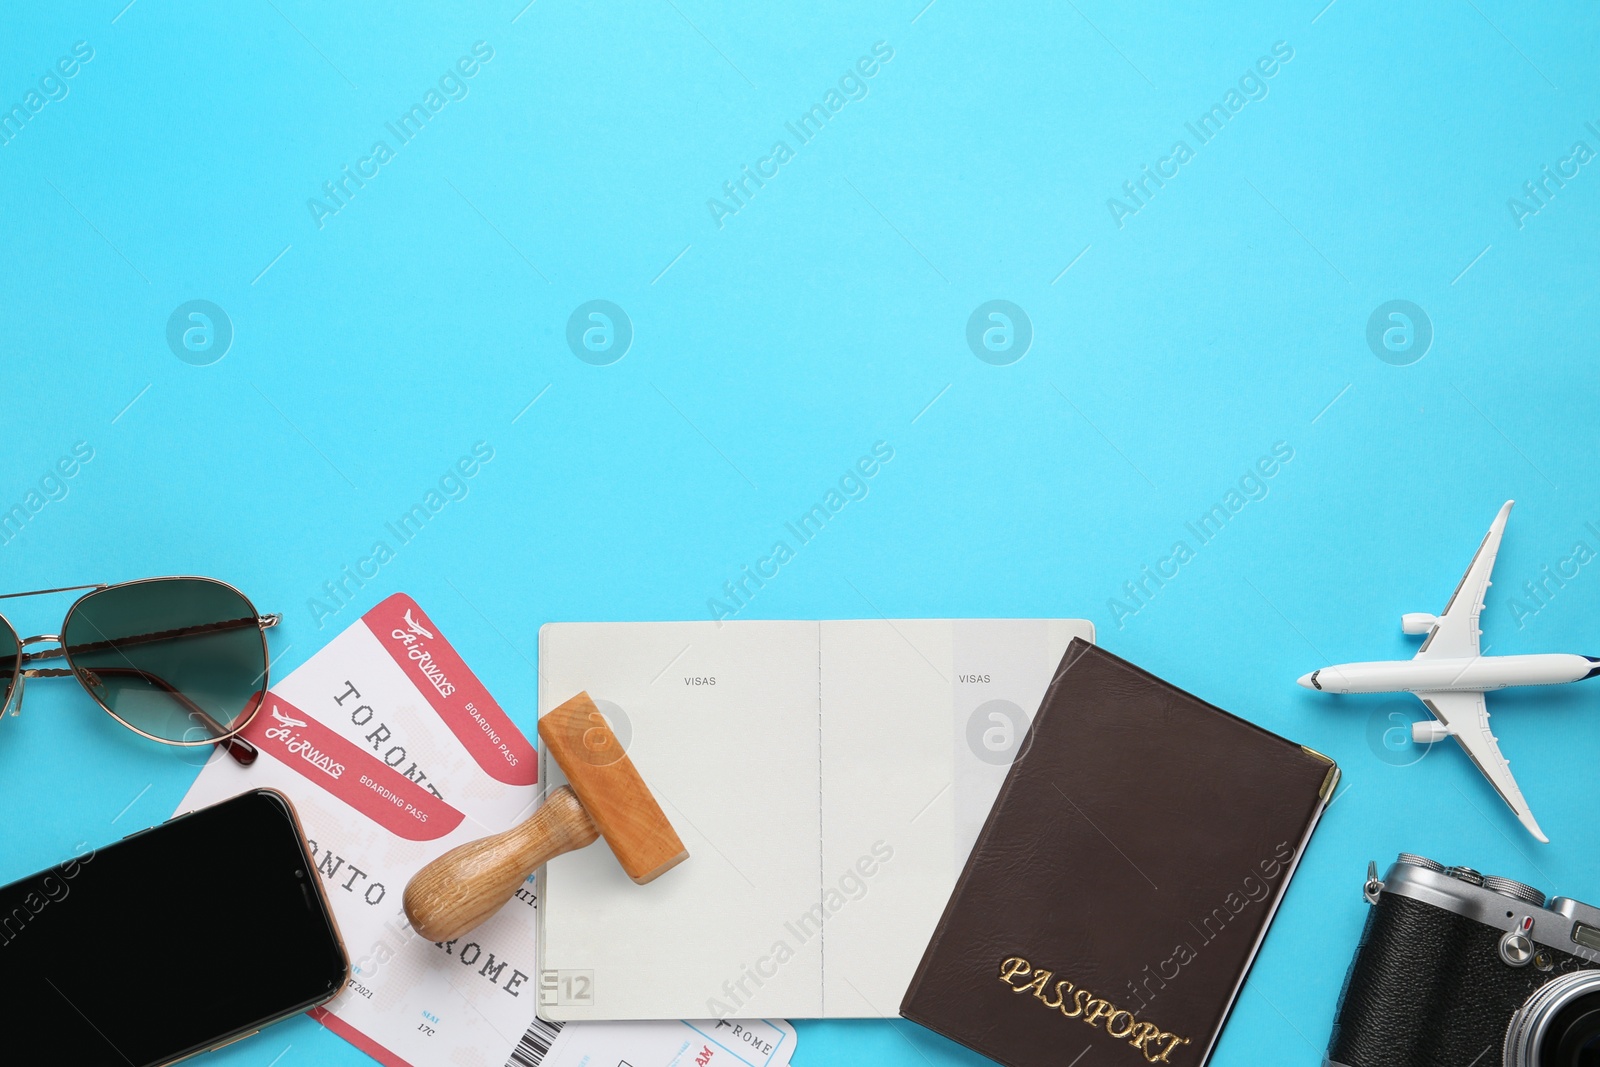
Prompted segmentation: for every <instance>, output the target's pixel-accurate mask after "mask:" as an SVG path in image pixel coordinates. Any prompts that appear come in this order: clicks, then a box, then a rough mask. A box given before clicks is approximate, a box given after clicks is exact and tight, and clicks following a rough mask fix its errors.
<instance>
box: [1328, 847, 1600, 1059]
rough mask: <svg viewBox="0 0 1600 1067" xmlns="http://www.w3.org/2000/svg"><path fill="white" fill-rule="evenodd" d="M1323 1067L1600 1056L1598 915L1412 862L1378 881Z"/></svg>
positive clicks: (1506, 882)
mask: <svg viewBox="0 0 1600 1067" xmlns="http://www.w3.org/2000/svg"><path fill="white" fill-rule="evenodd" d="M1367 872H1368V873H1367V882H1366V885H1365V888H1364V892H1365V896H1366V898H1367V902H1368V903H1369V904H1371V905H1372V909H1371V911H1370V912H1369V913H1368V915H1367V923H1366V927H1365V929H1364V930H1363V931H1362V934H1361V943H1360V945H1359V946H1358V947H1357V949H1356V954H1355V958H1354V959H1353V960H1352V961H1351V963H1350V971H1349V974H1348V975H1347V976H1346V977H1345V983H1344V989H1343V991H1342V992H1341V993H1340V994H1339V1007H1338V1010H1337V1012H1336V1013H1335V1017H1334V1026H1333V1034H1332V1037H1331V1038H1330V1040H1329V1044H1328V1053H1327V1057H1326V1058H1325V1060H1324V1061H1323V1062H1324V1064H1325V1067H1447V1065H1448V1067H1465V1065H1466V1064H1473V1065H1474V1067H1573V1065H1577V1064H1580V1063H1590V1062H1594V1061H1593V1060H1591V1059H1589V1058H1588V1057H1589V1056H1591V1055H1593V1056H1600V909H1597V908H1593V907H1590V906H1589V905H1587V904H1583V903H1580V902H1578V901H1576V900H1571V899H1569V898H1566V897H1557V898H1556V899H1555V900H1552V901H1550V902H1549V904H1548V906H1546V902H1545V897H1544V894H1543V893H1541V892H1540V891H1539V890H1537V889H1534V888H1533V887H1532V886H1528V885H1524V884H1522V883H1521V882H1514V881H1512V880H1510V879H1507V878H1495V877H1485V876H1483V875H1481V874H1479V873H1478V872H1476V871H1474V870H1471V869H1470V868H1466V867H1450V868H1446V867H1444V866H1442V865H1440V864H1438V863H1435V862H1434V861H1432V860H1429V859H1426V858H1424V857H1421V856H1415V855H1411V854H1408V853H1401V854H1400V858H1399V859H1397V860H1396V861H1395V863H1394V864H1393V866H1391V867H1390V868H1389V870H1388V873H1386V874H1385V875H1384V877H1383V879H1382V880H1381V881H1380V880H1379V879H1378V877H1377V867H1376V865H1375V864H1369V865H1368V868H1367Z"/></svg>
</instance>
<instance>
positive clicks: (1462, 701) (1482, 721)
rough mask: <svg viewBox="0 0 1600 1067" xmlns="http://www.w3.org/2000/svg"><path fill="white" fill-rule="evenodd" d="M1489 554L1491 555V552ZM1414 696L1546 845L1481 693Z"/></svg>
mask: <svg viewBox="0 0 1600 1067" xmlns="http://www.w3.org/2000/svg"><path fill="white" fill-rule="evenodd" d="M1510 506H1511V505H1510V504H1507V505H1506V507H1510ZM1504 519H1505V511H1504V510H1502V511H1501V512H1500V521H1504ZM1491 534H1492V535H1496V536H1495V539H1496V540H1497V541H1498V540H1499V537H1498V536H1497V534H1498V531H1497V530H1494V531H1491ZM1490 557H1491V558H1493V553H1492V551H1491V553H1490ZM1474 565H1476V564H1474ZM1468 573H1469V574H1470V573H1471V572H1470V571H1469V572H1468ZM1458 592H1459V590H1458ZM1417 699H1418V700H1420V701H1422V703H1423V706H1424V707H1426V708H1427V709H1428V710H1429V711H1430V712H1432V713H1433V717H1434V718H1436V719H1438V720H1439V721H1440V722H1441V723H1443V724H1444V725H1445V726H1447V727H1448V728H1449V729H1450V734H1451V736H1452V737H1454V738H1455V739H1456V742H1457V743H1458V744H1460V745H1461V748H1462V750H1463V751H1464V752H1466V754H1467V755H1468V757H1470V758H1471V760H1472V762H1473V763H1476V764H1477V765H1478V770H1480V771H1482V772H1483V776H1484V777H1485V778H1487V779H1489V784H1490V785H1492V786H1494V788H1495V791H1496V792H1497V793H1499V794H1500V799H1502V800H1504V801H1505V802H1506V804H1507V805H1508V806H1509V807H1510V808H1511V810H1512V811H1513V812H1515V813H1516V816H1517V820H1518V821H1519V822H1521V823H1522V825H1523V826H1524V827H1526V828H1527V831H1528V832H1529V833H1530V834H1532V835H1533V836H1534V837H1537V838H1538V839H1539V840H1540V841H1543V842H1545V843H1546V844H1549V843H1550V839H1549V838H1548V837H1546V836H1545V835H1544V831H1543V830H1541V829H1539V824H1538V823H1537V822H1536V821H1534V818H1533V812H1532V810H1531V809H1529V807H1528V802H1527V801H1526V800H1524V799H1523V797H1522V790H1521V789H1519V788H1517V780H1516V779H1515V778H1513V777H1511V764H1510V763H1509V762H1507V760H1506V758H1505V757H1504V756H1502V755H1501V754H1500V745H1499V743H1498V741H1499V739H1498V738H1496V737H1495V736H1494V734H1492V733H1490V732H1489V709H1488V707H1486V706H1485V705H1484V702H1483V694H1482V693H1472V692H1461V691H1441V692H1431V693H1418V694H1417Z"/></svg>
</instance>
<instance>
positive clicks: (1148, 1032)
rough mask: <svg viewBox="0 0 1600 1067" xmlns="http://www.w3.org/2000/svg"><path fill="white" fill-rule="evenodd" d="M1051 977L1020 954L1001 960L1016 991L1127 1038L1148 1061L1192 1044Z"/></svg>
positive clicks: (1164, 1059) (1004, 976)
mask: <svg viewBox="0 0 1600 1067" xmlns="http://www.w3.org/2000/svg"><path fill="white" fill-rule="evenodd" d="M1052 979H1056V975H1055V972H1054V971H1048V970H1045V969H1043V968H1040V969H1039V970H1037V971H1036V970H1034V969H1033V964H1031V963H1029V962H1028V961H1027V960H1026V959H1024V958H1023V957H1021V956H1007V957H1006V958H1005V959H1004V960H1002V961H1000V981H1002V982H1004V983H1005V984H1006V985H1008V986H1010V987H1011V991H1012V992H1013V993H1029V992H1031V993H1032V994H1033V995H1034V997H1035V998H1036V999H1037V1000H1038V1001H1039V1003H1041V1004H1043V1005H1044V1006H1045V1007H1047V1008H1053V1009H1055V1010H1057V1011H1059V1012H1061V1014H1062V1015H1064V1016H1066V1017H1067V1018H1069V1019H1081V1020H1082V1021H1083V1022H1086V1023H1088V1024H1089V1025H1090V1026H1093V1027H1097V1028H1099V1029H1103V1030H1105V1032H1106V1033H1107V1034H1109V1035H1110V1036H1112V1037H1115V1038H1123V1039H1126V1040H1127V1042H1128V1044H1130V1045H1132V1046H1133V1047H1134V1048H1136V1049H1138V1050H1139V1052H1140V1054H1141V1055H1143V1056H1144V1058H1145V1060H1146V1061H1147V1062H1149V1063H1166V1062H1168V1060H1167V1057H1168V1056H1171V1055H1172V1053H1173V1051H1174V1050H1175V1049H1177V1048H1178V1046H1180V1045H1187V1044H1188V1043H1189V1039H1188V1038H1186V1037H1179V1036H1178V1035H1177V1034H1172V1033H1168V1032H1166V1031H1165V1030H1162V1029H1161V1027H1159V1026H1157V1025H1156V1024H1155V1023H1150V1022H1140V1021H1139V1019H1138V1018H1137V1017H1136V1016H1135V1015H1134V1014H1133V1012H1131V1011H1128V1010H1127V1009H1125V1008H1119V1007H1117V1006H1116V1005H1115V1004H1113V1003H1111V1001H1109V1000H1105V999H1104V998H1101V997H1097V996H1095V995H1094V994H1093V993H1091V992H1089V991H1088V990H1087V989H1076V988H1074V986H1073V984H1072V983H1071V982H1070V981H1068V980H1067V979H1065V978H1061V979H1056V980H1055V981H1054V982H1052V981H1051V980H1052ZM1047 990H1048V992H1046V991H1047Z"/></svg>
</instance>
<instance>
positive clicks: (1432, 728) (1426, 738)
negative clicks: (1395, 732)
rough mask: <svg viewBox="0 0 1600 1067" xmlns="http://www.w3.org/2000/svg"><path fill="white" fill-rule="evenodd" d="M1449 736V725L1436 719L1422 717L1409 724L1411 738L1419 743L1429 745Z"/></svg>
mask: <svg viewBox="0 0 1600 1067" xmlns="http://www.w3.org/2000/svg"><path fill="white" fill-rule="evenodd" d="M1449 736H1450V727H1448V726H1446V725H1445V724H1444V723H1442V722H1439V721H1438V720H1437V719H1424V720H1423V721H1421V722H1414V723H1412V724H1411V740H1413V741H1415V742H1416V743H1417V744H1419V745H1431V744H1433V743H1434V742H1435V741H1443V740H1444V739H1445V738H1447V737H1449Z"/></svg>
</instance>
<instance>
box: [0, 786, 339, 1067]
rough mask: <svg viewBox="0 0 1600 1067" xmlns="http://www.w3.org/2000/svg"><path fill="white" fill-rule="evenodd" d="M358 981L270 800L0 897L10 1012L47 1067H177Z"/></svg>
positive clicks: (58, 869) (287, 826)
mask: <svg viewBox="0 0 1600 1067" xmlns="http://www.w3.org/2000/svg"><path fill="white" fill-rule="evenodd" d="M346 967H347V963H346V959H345V954H344V949H343V947H342V946H341V944H340V942H339V937H338V933H337V930H336V928H335V927H334V924H333V921H332V919H331V917H330V916H329V915H328V912H327V909H326V904H325V902H324V901H323V899H322V895H321V893H320V892H319V889H318V887H317V885H316V882H315V878H314V871H313V869H312V867H311V864H310V861H309V860H308V858H307V856H306V850H305V845H304V843H303V842H302V840H301V837H300V833H299V830H298V828H297V826H296V824H295V819H294V816H293V813H292V810H291V809H290V807H289V805H288V802H287V801H285V800H284V799H283V797H282V796H281V795H280V794H278V793H275V792H271V791H268V790H258V791H256V792H252V793H245V794H243V795H241V796H237V797H234V798H233V799H232V800H227V801H223V802H222V803H221V804H217V805H214V806H213V807H209V808H204V809H201V810H200V811H196V812H193V813H191V814H188V815H184V816H180V817H179V818H176V819H173V820H172V821H171V822H167V823H163V824H162V825H160V826H156V827H153V828H151V829H149V830H145V831H141V832H140V833H137V834H134V835H132V836H130V837H128V838H124V839H123V840H121V841H119V842H117V843H116V844H113V845H109V846H107V847H105V848H101V849H97V850H95V851H94V852H88V853H84V854H83V855H81V856H79V857H78V858H76V859H74V860H69V861H68V862H66V863H62V864H59V865H57V866H55V867H52V868H50V869H49V870H47V871H41V872H40V873H38V874H35V875H32V876H30V877H28V878H24V879H22V880H21V881H17V882H13V883H11V884H10V885H8V886H5V887H3V888H0V1004H3V1005H5V1010H6V1016H7V1018H8V1019H9V1020H10V1029H12V1031H13V1033H15V1034H17V1035H18V1036H21V1034H22V1033H24V1032H26V1033H31V1034H32V1035H33V1043H34V1047H35V1048H36V1049H37V1050H38V1051H39V1052H40V1053H41V1055H40V1056H39V1057H38V1060H39V1062H49V1063H63V1064H73V1065H75V1067H100V1065H102V1064H103V1065H106V1067H147V1065H151V1064H159V1063H165V1062H167V1061H169V1060H172V1059H175V1058H177V1057H179V1056H182V1055H186V1054H188V1053H190V1052H194V1051H198V1050H200V1049H204V1048H208V1047H210V1046H213V1045H216V1044H218V1043H220V1042H223V1041H225V1040H226V1039H228V1038H230V1037H233V1036H235V1035H241V1034H244V1033H248V1032H249V1031H251V1030H253V1029H255V1028H256V1027H258V1026H260V1025H262V1024H264V1023H267V1022H270V1021H273V1020H275V1019H277V1018H279V1017H281V1016H284V1015H288V1014H290V1013H293V1012H295V1011H300V1010H304V1009H305V1008H308V1007H311V1006H313V1005H315V1004H319V1003H321V1002H323V1001H325V1000H327V999H329V998H330V997H331V996H332V995H333V994H335V993H337V992H338V991H339V988H340V986H341V985H342V984H343V982H344V979H345V971H346Z"/></svg>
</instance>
